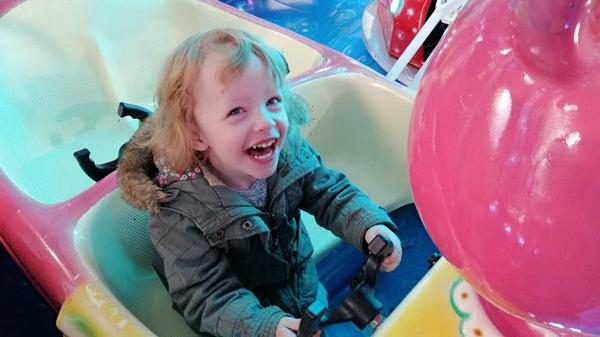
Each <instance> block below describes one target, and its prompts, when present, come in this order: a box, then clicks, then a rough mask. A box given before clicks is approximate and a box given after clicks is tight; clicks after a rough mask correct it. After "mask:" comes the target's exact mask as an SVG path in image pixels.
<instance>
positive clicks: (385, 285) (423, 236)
mask: <svg viewBox="0 0 600 337" xmlns="http://www.w3.org/2000/svg"><path fill="white" fill-rule="evenodd" d="M222 2H224V3H226V4H229V5H231V6H233V7H236V8H238V9H241V10H244V11H246V12H248V13H250V14H253V15H256V16H258V17H261V18H264V19H266V20H268V21H271V22H273V23H275V24H278V25H280V26H283V27H286V28H288V29H290V30H292V31H294V32H296V33H299V34H301V35H303V36H306V37H308V38H310V39H312V40H314V41H316V42H319V43H321V44H323V45H326V46H329V47H331V48H332V49H335V50H337V51H339V52H342V53H344V54H346V55H348V56H350V57H352V58H354V59H356V60H358V61H360V62H362V63H363V64H365V65H367V66H369V67H371V68H372V69H374V70H375V71H378V72H380V73H382V74H385V71H383V70H382V69H381V68H380V67H379V66H378V65H377V64H376V63H375V61H374V60H373V59H372V58H371V56H370V55H369V53H368V52H367V50H366V48H365V46H364V44H363V41H362V28H361V17H362V13H363V11H364V8H365V7H366V6H367V5H368V4H369V3H370V2H371V0H348V1H332V0H263V1H260V0H255V1H252V0H246V1H241V0H222ZM69 159H71V158H69ZM390 215H391V217H392V219H393V220H394V222H395V223H396V224H397V225H398V227H399V229H400V230H399V236H400V238H401V240H402V244H403V249H404V253H403V258H402V262H401V264H400V266H399V267H398V269H397V270H396V271H394V272H392V273H380V274H379V276H378V285H377V290H376V294H377V296H378V297H379V298H380V299H381V300H382V302H383V303H384V309H383V313H384V314H385V315H388V314H389V313H390V312H391V311H392V310H393V309H394V308H395V306H396V305H397V304H398V303H399V302H400V301H401V300H402V298H404V296H406V294H407V293H408V292H409V291H410V289H412V287H413V286H414V285H415V284H416V283H417V282H418V281H419V280H420V279H421V277H422V276H423V275H424V274H425V272H426V271H427V269H428V264H427V259H428V258H429V256H431V254H432V253H433V252H435V251H436V248H435V247H434V245H433V243H432V242H431V240H430V239H429V236H428V235H427V233H426V232H425V230H424V228H423V225H422V223H421V221H420V219H419V217H418V214H417V212H416V210H415V208H414V205H407V206H405V207H402V208H400V209H398V210H396V211H394V212H392V213H391V214H390ZM364 261H365V258H364V256H363V255H362V254H361V253H360V252H358V251H357V250H356V249H354V248H353V247H350V246H348V245H343V246H341V247H340V248H338V249H336V250H335V251H334V252H333V253H332V254H331V255H330V256H329V257H328V258H327V259H325V260H324V261H323V262H322V263H320V264H319V266H318V267H319V273H320V276H321V279H322V281H323V283H324V284H325V286H326V287H327V289H328V290H329V292H330V297H331V299H330V306H331V307H334V306H336V305H338V304H339V303H340V302H341V301H342V300H343V299H344V298H345V296H346V295H347V294H348V292H349V288H347V285H348V283H349V281H350V280H351V279H352V277H353V276H354V275H356V273H357V272H358V271H359V269H360V268H361V266H362V264H363V263H364ZM0 303H1V304H0V337H22V336H52V337H53V336H61V334H60V332H59V331H58V330H57V329H56V328H55V326H54V321H55V320H56V313H55V312H53V311H52V310H51V309H50V308H49V307H48V306H47V305H46V304H45V302H44V301H43V299H42V298H41V296H40V295H39V294H37V293H36V292H35V290H34V289H33V288H32V287H31V285H30V284H29V283H28V282H27V280H26V279H25V277H24V275H23V274H22V272H21V271H20V270H19V269H18V268H17V267H16V265H15V263H14V262H13V261H12V260H11V259H10V257H9V256H8V255H7V254H6V253H5V252H4V251H3V250H2V251H0ZM365 334H368V332H364V333H362V332H360V331H358V330H357V329H356V328H355V327H354V326H353V325H352V324H350V323H344V324H338V325H336V326H333V327H330V328H327V329H326V335H327V336H328V337H334V336H340V337H341V336H344V337H351V336H363V335H365Z"/></svg>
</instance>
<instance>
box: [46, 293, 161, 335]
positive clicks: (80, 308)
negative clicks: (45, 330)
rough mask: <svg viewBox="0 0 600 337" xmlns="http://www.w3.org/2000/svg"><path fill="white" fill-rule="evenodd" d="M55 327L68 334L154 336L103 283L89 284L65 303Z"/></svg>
mask: <svg viewBox="0 0 600 337" xmlns="http://www.w3.org/2000/svg"><path fill="white" fill-rule="evenodd" d="M56 326H57V327H58V328H59V329H60V330H61V331H62V332H63V333H64V334H65V336H69V337H84V336H85V337H92V336H93V337H109V336H111V337H125V336H127V337H143V336H148V337H149V336H155V335H154V334H153V333H152V332H151V331H150V330H148V329H147V328H145V327H144V326H143V325H142V324H141V323H140V322H139V321H138V320H137V319H136V318H135V317H133V316H132V315H131V314H130V313H129V312H128V311H127V310H126V309H125V308H124V307H123V306H122V305H121V304H120V303H119V302H118V301H116V300H115V299H114V297H112V296H111V295H110V293H109V292H108V291H106V290H105V289H104V288H103V287H102V286H99V285H96V284H92V283H87V284H84V285H82V286H81V287H79V288H77V289H76V290H75V291H74V292H73V293H72V294H71V295H70V296H69V297H68V298H67V299H66V300H65V302H64V303H63V305H62V307H61V309H60V312H59V314H58V319H57V321H56Z"/></svg>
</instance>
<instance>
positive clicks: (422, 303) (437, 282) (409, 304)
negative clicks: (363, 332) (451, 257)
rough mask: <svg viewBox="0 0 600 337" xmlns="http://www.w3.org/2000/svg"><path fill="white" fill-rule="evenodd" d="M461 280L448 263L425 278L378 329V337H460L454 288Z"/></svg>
mask: <svg viewBox="0 0 600 337" xmlns="http://www.w3.org/2000/svg"><path fill="white" fill-rule="evenodd" d="M459 279H460V276H459V275H458V273H457V272H456V271H455V270H454V268H453V267H452V266H451V265H450V264H449V263H448V262H447V261H446V260H445V259H443V258H442V259H440V260H439V261H438V263H436V265H435V266H434V267H433V268H432V269H431V270H430V271H429V272H428V273H427V274H426V275H425V276H424V277H423V279H422V280H421V281H419V283H418V284H417V285H416V286H415V288H413V290H412V291H411V292H410V293H409V294H408V296H406V298H405V299H404V300H403V301H402V303H400V305H399V306H398V307H397V308H396V309H395V310H394V311H393V312H392V314H391V315H390V316H389V317H388V318H387V319H386V320H385V322H384V324H383V325H382V326H381V327H379V329H377V332H376V333H375V334H374V336H376V337H383V336H387V337H392V336H393V337H405V336H406V337H459V336H461V333H460V324H461V318H460V317H459V315H458V314H457V313H456V312H455V311H454V310H453V308H452V304H451V301H450V292H451V289H452V285H453V284H454V283H455V282H456V281H457V280H459Z"/></svg>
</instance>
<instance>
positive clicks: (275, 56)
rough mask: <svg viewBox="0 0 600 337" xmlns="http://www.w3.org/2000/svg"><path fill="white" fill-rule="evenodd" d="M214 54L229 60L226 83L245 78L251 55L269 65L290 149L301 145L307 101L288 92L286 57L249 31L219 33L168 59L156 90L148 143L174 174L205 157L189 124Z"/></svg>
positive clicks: (195, 39) (198, 38)
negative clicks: (203, 71) (283, 111)
mask: <svg viewBox="0 0 600 337" xmlns="http://www.w3.org/2000/svg"><path fill="white" fill-rule="evenodd" d="M209 52H218V53H220V54H222V55H223V56H226V57H227V59H226V62H225V66H224V67H223V69H221V71H220V74H219V79H220V81H221V82H222V83H223V84H227V83H229V82H230V81H232V80H235V79H236V78H237V77H238V76H240V75H241V73H242V72H243V71H244V69H245V67H246V66H247V64H248V62H249V60H250V58H251V56H252V55H254V56H256V57H257V58H258V59H259V60H260V61H261V62H262V63H263V64H264V65H265V67H266V68H267V69H268V71H269V75H270V76H271V78H272V79H273V80H274V82H275V84H276V85H277V87H278V88H281V90H282V95H283V97H282V98H283V104H284V106H285V108H286V111H287V114H288V119H289V130H288V141H286V146H285V148H287V147H289V146H291V144H298V137H301V134H300V132H299V127H300V126H301V125H303V124H305V123H306V122H308V109H307V106H306V104H305V103H304V101H303V99H302V98H300V97H299V96H297V95H294V94H292V93H290V92H289V88H288V87H289V84H288V82H287V80H286V75H287V73H288V72H289V71H288V65H287V62H286V60H285V58H284V57H283V55H282V54H281V53H280V52H279V51H277V50H275V49H273V48H271V47H269V46H267V45H266V44H265V43H264V42H263V41H262V40H260V39H259V38H257V37H256V36H253V35H251V34H249V33H246V32H243V31H240V30H237V29H214V30H210V31H208V32H205V33H198V34H195V35H193V36H191V37H189V38H187V39H186V40H185V41H183V42H182V43H181V44H180V45H179V46H178V47H177V48H176V49H175V50H174V51H173V52H172V53H171V55H170V56H169V58H168V59H167V62H166V64H165V66H164V69H163V73H162V76H161V78H160V84H159V86H158V89H157V91H156V102H157V106H158V108H157V110H156V113H155V114H154V115H153V116H152V117H151V118H149V119H148V120H146V122H145V123H150V124H151V125H150V127H151V128H152V129H153V130H152V137H151V138H150V139H149V140H148V141H147V142H146V143H145V144H143V145H144V146H146V147H149V148H150V149H151V150H152V152H153V153H155V154H156V153H160V155H161V156H162V157H163V158H164V159H165V160H166V162H167V163H168V164H169V166H170V167H171V168H172V169H174V170H175V171H182V170H184V169H187V168H190V167H192V166H193V165H195V164H197V161H198V160H199V159H201V158H200V157H201V154H199V153H197V151H196V150H195V149H194V148H193V146H192V140H191V139H190V135H191V131H190V125H191V123H193V122H194V117H193V111H194V105H195V101H194V100H195V98H194V88H195V85H196V80H197V78H198V74H199V71H200V67H201V66H202V63H203V61H204V59H205V58H206V56H207V55H208V53H209ZM285 148H284V151H285Z"/></svg>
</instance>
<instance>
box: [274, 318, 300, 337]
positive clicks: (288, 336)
mask: <svg viewBox="0 0 600 337" xmlns="http://www.w3.org/2000/svg"><path fill="white" fill-rule="evenodd" d="M299 327H300V320H299V319H297V318H291V317H283V318H281V320H280V321H279V324H277V330H275V336H276V337H296V331H298V328H299Z"/></svg>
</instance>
